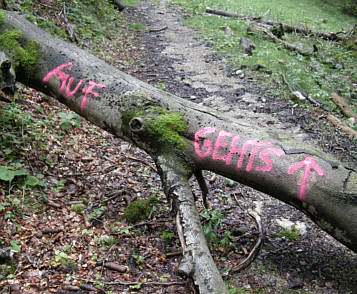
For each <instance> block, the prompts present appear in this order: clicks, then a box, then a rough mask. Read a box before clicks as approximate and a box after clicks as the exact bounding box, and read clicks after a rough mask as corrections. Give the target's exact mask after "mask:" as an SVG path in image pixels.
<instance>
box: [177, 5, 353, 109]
mask: <svg viewBox="0 0 357 294" xmlns="http://www.w3.org/2000/svg"><path fill="white" fill-rule="evenodd" d="M172 3H173V4H175V5H179V6H181V7H183V8H184V9H185V10H186V11H187V12H188V13H189V16H190V17H189V18H187V20H186V23H187V24H188V25H190V26H192V27H193V28H195V29H196V30H197V31H199V32H200V33H201V34H202V35H203V36H204V38H205V39H206V41H207V43H208V44H209V45H210V46H211V47H212V48H213V49H214V51H215V52H217V53H219V54H221V55H224V56H226V57H227V58H226V60H227V61H228V62H229V66H230V67H231V68H232V69H233V70H234V69H244V71H245V72H246V74H248V75H254V76H259V77H260V78H261V81H263V82H264V83H265V86H266V87H267V88H269V89H271V93H270V94H273V95H276V96H283V97H285V98H287V99H289V98H290V94H291V92H292V91H296V90H298V91H302V92H304V93H306V94H308V95H309V96H310V97H312V98H314V99H315V100H318V101H320V102H321V103H322V105H323V106H324V107H325V108H328V109H330V110H332V111H336V112H339V110H338V109H337V108H336V106H335V105H334V104H333V103H332V102H331V101H330V99H329V96H330V94H331V93H333V92H338V93H339V94H340V95H341V96H342V97H343V98H344V99H345V100H346V101H347V102H348V103H349V104H350V105H351V107H352V109H353V110H354V111H356V112H357V99H356V98H357V89H356V86H355V85H354V84H356V83H357V74H356V72H357V54H356V48H355V47H354V46H346V44H343V43H341V42H332V41H326V40H322V39H321V38H317V37H313V36H301V35H298V34H287V33H286V34H285V36H284V38H285V39H284V40H285V41H286V42H289V43H291V44H294V45H296V46H299V47H300V48H304V49H309V48H312V46H313V45H316V46H317V48H318V52H317V53H316V54H313V55H311V56H302V55H300V54H298V53H296V52H291V51H289V50H287V49H285V48H283V47H282V46H281V45H278V44H275V43H272V42H271V41H270V40H268V39H267V38H266V37H264V36H262V35H260V34H256V35H248V34H247V27H248V25H249V24H248V23H247V22H246V21H245V20H242V19H237V18H226V17H219V16H215V15H208V14H205V13H204V11H205V8H206V7H207V6H208V7H211V8H216V9H222V10H227V11H232V12H237V13H240V14H246V15H250V16H260V15H263V14H265V13H266V12H267V14H266V17H265V18H266V19H270V20H274V21H279V22H283V23H288V24H292V25H296V26H304V27H307V28H309V29H313V30H320V31H325V32H331V31H334V32H338V31H340V30H341V28H343V29H345V30H350V29H351V28H352V27H353V25H354V24H355V23H356V18H354V17H351V16H348V15H346V14H343V13H342V12H341V10H339V9H336V7H335V6H334V5H332V4H329V3H328V2H327V1H322V0H314V1H308V0H302V1H298V0H286V1H283V2H282V1H281V0H272V1H269V2H267V1H259V0H247V1H245V0H244V1H243V0H224V1H223V0H218V1H212V0H206V1H201V0H200V1H198V0H193V1H187V0H173V1H172ZM223 27H229V28H230V29H231V30H232V34H227V33H226V32H225V31H224V30H222V28H223ZM241 37H248V38H250V39H251V40H252V41H253V42H254V43H255V45H256V49H255V50H254V51H253V54H252V55H251V56H249V55H247V54H244V53H243V50H242V48H241V45H240V38H241ZM257 68H260V69H262V70H260V71H259V72H258V71H257V70H256V69H257ZM286 81H287V83H286ZM299 103H300V104H302V106H303V107H304V106H306V105H305V103H302V102H299Z"/></svg>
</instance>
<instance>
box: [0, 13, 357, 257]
mask: <svg viewBox="0 0 357 294" xmlns="http://www.w3.org/2000/svg"><path fill="white" fill-rule="evenodd" d="M4 13H6V20H5V24H3V25H1V27H0V34H3V33H5V32H6V31H11V30H18V31H20V32H21V38H22V40H21V44H25V45H26V43H28V42H30V41H31V42H35V43H36V44H37V46H38V49H37V50H38V53H39V58H38V62H37V63H38V64H36V67H33V71H32V72H31V75H28V74H27V71H26V68H24V67H17V68H16V79H17V80H18V81H20V82H22V83H24V84H25V85H27V86H30V87H32V88H35V89H37V90H39V91H42V92H44V93H47V94H50V95H52V96H53V97H55V98H56V99H58V100H59V101H61V102H62V103H64V104H66V105H67V106H68V107H69V108H71V109H72V110H73V111H75V112H77V113H79V114H80V115H82V116H83V117H85V118H86V119H87V120H89V121H91V122H93V123H94V124H96V125H97V126H99V127H101V128H102V129H104V130H107V131H108V132H110V133H112V134H113V135H115V136H118V137H120V138H122V139H124V140H126V141H129V142H131V143H134V144H135V145H137V146H138V147H140V148H142V149H144V150H145V151H146V152H147V153H148V154H150V155H151V156H153V157H154V158H155V156H156V157H157V156H159V155H160V156H164V155H165V154H171V153H172V152H173V153H174V154H176V156H178V157H179V158H181V159H183V161H184V162H185V163H186V164H184V165H182V166H180V165H177V166H176V167H175V170H176V172H178V171H179V172H180V174H184V173H186V175H187V177H188V176H191V174H192V172H193V171H195V170H211V171H213V172H215V173H218V174H221V175H223V176H225V177H228V178H230V179H232V180H235V181H238V182H240V183H242V184H246V185H248V186H250V187H253V188H255V189H257V190H259V191H262V192H265V193H267V194H269V195H271V196H273V197H275V198H277V199H280V200H282V201H284V202H285V203H288V204H290V205H293V206H295V207H296V208H297V209H299V210H301V211H303V212H305V213H306V214H307V215H308V216H309V217H310V218H311V219H312V220H314V221H315V222H316V223H317V224H318V225H319V226H320V227H321V228H323V229H324V230H325V231H327V232H328V233H329V234H331V235H332V236H334V237H335V238H336V239H337V240H339V241H340V242H341V243H343V244H345V245H346V246H348V247H349V248H351V249H352V250H355V251H356V250H357V173H356V169H351V168H347V167H345V166H344V165H343V164H342V163H341V162H339V161H337V160H336V159H334V158H333V157H331V156H330V155H328V154H326V153H324V152H322V151H320V150H318V149H316V148H314V147H311V146H308V145H307V144H306V143H304V142H299V141H297V140H294V139H293V138H289V137H284V136H283V134H277V133H274V132H273V131H271V130H265V129H261V128H258V127H256V126H253V125H252V124H251V123H249V122H246V121H244V119H241V120H238V119H235V118H232V117H229V116H224V115H223V114H221V113H219V112H217V111H214V110H212V109H209V108H207V107H204V106H202V105H197V104H195V103H192V102H189V101H186V100H184V99H181V98H179V97H176V96H174V95H172V94H169V93H166V92H164V91H161V90H159V89H157V88H155V87H152V86H150V85H148V84H146V83H144V82H142V81H139V80H137V79H135V78H133V77H131V76H129V75H127V74H125V73H123V72H121V71H119V70H118V69H116V68H114V67H112V66H110V65H108V64H106V63H105V62H103V61H102V60H99V59H98V58H96V57H94V56H92V55H90V54H89V53H87V52H85V51H83V50H81V49H79V48H78V47H76V46H73V45H72V44H68V43H65V42H63V41H60V40H58V39H56V38H53V37H52V36H50V35H48V34H47V33H45V32H43V31H42V30H41V29H39V28H37V27H36V26H34V25H33V24H31V23H29V22H27V21H26V20H25V19H23V18H22V17H20V16H18V15H16V14H14V13H10V12H4ZM0 45H1V44H0ZM138 117H141V118H142V119H144V125H145V127H144V129H143V130H142V131H140V132H137V129H140V121H139V120H138V119H136V118H138ZM146 118H150V119H149V120H146ZM133 119H134V120H133ZM130 122H131V123H130ZM146 122H148V123H149V125H148V126H146ZM138 126H139V128H138Z"/></svg>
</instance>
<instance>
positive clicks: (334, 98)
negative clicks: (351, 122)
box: [330, 93, 357, 120]
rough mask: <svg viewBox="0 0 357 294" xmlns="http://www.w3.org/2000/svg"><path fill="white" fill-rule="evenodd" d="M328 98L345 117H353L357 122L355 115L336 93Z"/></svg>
mask: <svg viewBox="0 0 357 294" xmlns="http://www.w3.org/2000/svg"><path fill="white" fill-rule="evenodd" d="M330 98H331V100H332V101H333V102H335V104H336V105H337V106H338V108H340V109H341V110H342V112H343V113H344V115H346V116H347V117H353V118H355V119H356V120H357V114H356V113H355V112H354V111H353V110H352V109H351V107H350V106H349V105H348V104H347V102H346V101H345V100H344V99H343V98H342V97H341V96H340V95H338V94H337V93H332V94H331V95H330Z"/></svg>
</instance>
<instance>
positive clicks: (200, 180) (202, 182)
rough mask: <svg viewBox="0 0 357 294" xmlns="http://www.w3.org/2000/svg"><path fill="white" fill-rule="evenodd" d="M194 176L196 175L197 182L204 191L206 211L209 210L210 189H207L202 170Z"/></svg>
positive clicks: (197, 171) (203, 197) (196, 171)
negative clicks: (208, 196)
mask: <svg viewBox="0 0 357 294" xmlns="http://www.w3.org/2000/svg"><path fill="white" fill-rule="evenodd" d="M194 174H195V177H196V180H197V182H198V185H199V187H200V189H201V191H202V199H203V205H204V206H205V208H206V209H209V208H210V205H209V203H208V201H207V195H208V188H207V184H206V180H205V178H204V177H203V174H202V170H200V169H197V170H195V172H194Z"/></svg>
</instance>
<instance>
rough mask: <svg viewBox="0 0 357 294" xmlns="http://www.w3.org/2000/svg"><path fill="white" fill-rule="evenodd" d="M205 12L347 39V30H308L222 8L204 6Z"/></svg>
mask: <svg viewBox="0 0 357 294" xmlns="http://www.w3.org/2000/svg"><path fill="white" fill-rule="evenodd" d="M206 13H210V14H215V15H220V16H226V17H234V18H241V19H245V20H250V21H255V22H258V23H264V24H267V25H270V26H277V27H281V28H282V30H283V31H284V32H286V33H298V34H303V35H306V36H307V35H314V36H316V37H319V38H322V39H325V40H330V41H346V40H348V36H347V35H348V32H331V33H326V32H321V31H315V30H310V29H308V28H305V27H299V26H293V25H289V24H285V23H281V22H276V21H272V20H264V19H263V18H262V17H253V16H249V15H243V14H239V13H235V12H229V11H224V10H219V9H213V8H210V7H207V8H206ZM340 34H345V35H346V36H340Z"/></svg>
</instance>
